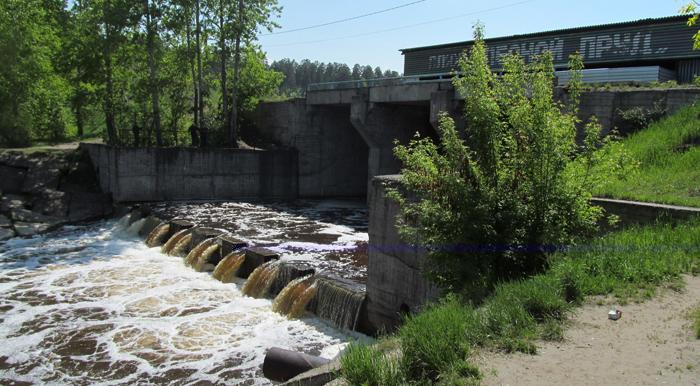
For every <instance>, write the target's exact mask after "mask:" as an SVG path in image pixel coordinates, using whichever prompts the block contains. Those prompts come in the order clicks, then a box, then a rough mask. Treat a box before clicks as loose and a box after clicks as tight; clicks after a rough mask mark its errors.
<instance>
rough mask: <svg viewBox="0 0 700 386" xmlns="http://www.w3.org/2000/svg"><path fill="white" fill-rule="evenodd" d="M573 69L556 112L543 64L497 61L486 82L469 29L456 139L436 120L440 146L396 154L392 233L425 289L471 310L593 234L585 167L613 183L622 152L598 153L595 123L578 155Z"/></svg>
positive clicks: (483, 58) (577, 65)
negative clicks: (461, 295) (448, 293)
mask: <svg viewBox="0 0 700 386" xmlns="http://www.w3.org/2000/svg"><path fill="white" fill-rule="evenodd" d="M581 67H582V65H581V60H580V58H578V57H574V58H573V59H572V63H571V68H572V69H574V73H575V76H574V77H573V79H572V82H571V83H570V85H569V95H570V98H569V99H570V104H569V105H568V106H563V105H561V104H559V103H557V102H555V101H554V100H553V87H552V84H553V81H554V70H553V66H552V58H551V56H550V55H549V54H544V55H542V56H540V57H539V58H538V59H537V60H535V61H534V62H533V63H529V64H526V63H525V62H524V61H523V59H522V58H521V57H519V56H516V55H511V56H507V57H505V58H504V71H503V74H502V75H501V76H497V75H495V74H493V73H492V72H491V70H490V68H489V65H488V60H487V50H486V46H485V44H484V42H483V40H482V39H481V32H480V30H479V29H477V32H476V42H475V44H474V47H473V48H472V50H471V52H470V53H469V54H468V55H467V56H464V57H463V58H462V59H461V61H460V70H461V75H460V76H459V77H457V78H456V79H455V82H454V84H455V87H456V88H457V90H459V92H460V93H461V94H462V96H463V97H464V100H465V108H464V118H465V121H466V129H465V131H464V132H461V131H458V130H457V129H456V128H455V124H454V121H453V119H452V118H451V117H449V116H447V115H442V117H441V118H440V127H439V133H438V134H439V143H437V144H436V143H434V142H433V140H431V139H430V138H416V139H415V140H413V141H412V142H411V143H410V144H409V145H408V146H402V145H397V147H396V148H395V154H396V156H397V157H398V158H399V159H400V160H401V161H402V162H403V165H404V166H403V169H402V177H401V189H397V190H394V191H392V192H391V195H392V197H394V198H395V199H396V200H398V201H399V203H400V205H401V210H402V216H401V217H402V218H401V219H400V221H399V227H400V233H401V235H402V236H403V237H404V238H405V239H406V240H407V241H409V242H411V243H413V244H416V245H422V246H425V247H426V248H428V250H429V252H430V253H429V259H428V266H427V267H426V268H427V271H428V273H429V276H430V278H431V279H433V280H434V281H435V282H436V283H438V284H439V285H441V286H443V287H445V288H447V289H450V290H468V292H469V294H470V295H471V296H474V297H475V298H479V297H482V296H483V295H484V293H485V292H484V291H488V290H489V289H490V288H492V286H493V285H494V284H495V283H497V282H499V281H502V280H508V279H511V278H514V277H520V276H522V275H523V274H528V273H535V272H538V271H540V270H541V269H542V268H543V267H544V265H545V263H546V254H547V252H551V251H553V250H556V249H558V248H559V247H560V246H565V245H571V244H573V243H575V242H576V241H577V240H578V239H580V238H581V237H583V236H586V235H590V234H591V233H592V232H594V231H595V229H596V226H597V222H598V221H599V220H600V219H601V217H602V215H603V213H602V210H601V209H600V208H598V207H595V206H591V205H590V204H589V199H590V198H591V193H590V192H591V189H592V188H593V187H594V186H595V184H596V180H595V179H593V178H591V173H589V171H590V169H591V167H592V165H595V164H601V163H604V164H605V165H607V166H608V168H609V172H611V173H612V172H615V171H619V169H620V168H621V165H624V164H625V163H624V162H618V161H619V158H620V157H621V156H622V155H624V151H623V150H622V149H621V148H619V147H616V148H615V151H603V152H596V151H595V150H596V149H597V148H598V147H600V146H602V145H604V143H603V142H605V141H607V140H601V139H600V137H599V133H600V126H599V125H598V124H597V122H596V121H595V120H592V121H591V122H589V123H588V124H587V125H585V128H584V129H583V132H584V133H583V137H584V139H583V141H582V145H580V146H579V145H577V142H576V133H577V124H578V123H579V122H578V119H577V117H576V116H577V114H576V113H577V104H578V99H579V94H580V87H581V86H580V71H578V70H580V69H581Z"/></svg>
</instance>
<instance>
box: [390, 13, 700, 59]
mask: <svg viewBox="0 0 700 386" xmlns="http://www.w3.org/2000/svg"><path fill="white" fill-rule="evenodd" d="M690 16H691V15H675V16H666V17H659V18H648V19H640V20H634V21H626V22H618V23H609V24H599V25H593V26H585V27H574V28H564V29H558V30H550V31H544V32H534V33H529V34H520V35H510V36H499V37H496V38H489V39H484V41H485V42H486V43H497V42H499V41H501V40H509V39H520V38H533V37H539V36H547V35H557V34H564V33H575V32H586V31H594V30H596V29H602V28H611V27H633V26H644V25H652V24H658V23H659V22H674V21H683V20H687V19H688V18H689V17H690ZM473 42H474V41H473V40H465V41H461V42H454V43H445V44H436V45H432V46H422V47H413V48H403V49H400V50H399V51H401V53H402V54H403V53H406V52H411V51H421V50H425V49H435V48H450V47H459V46H464V45H469V44H471V43H473Z"/></svg>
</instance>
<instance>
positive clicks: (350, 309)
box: [311, 278, 366, 330]
mask: <svg viewBox="0 0 700 386" xmlns="http://www.w3.org/2000/svg"><path fill="white" fill-rule="evenodd" d="M343 284H344V283H342V282H341V281H340V280H335V279H333V280H329V279H328V278H321V279H319V280H318V281H317V282H316V285H317V292H316V297H315V299H314V302H313V303H314V304H313V306H312V307H311V308H313V309H314V313H315V314H316V315H318V317H320V318H322V319H325V320H328V321H330V322H332V323H333V324H334V325H335V326H337V327H339V328H344V329H347V330H354V329H355V328H356V327H357V322H358V320H359V318H360V311H361V309H362V306H363V304H364V301H365V297H366V292H365V291H364V290H360V289H357V288H352V287H351V286H353V285H354V284H345V285H343Z"/></svg>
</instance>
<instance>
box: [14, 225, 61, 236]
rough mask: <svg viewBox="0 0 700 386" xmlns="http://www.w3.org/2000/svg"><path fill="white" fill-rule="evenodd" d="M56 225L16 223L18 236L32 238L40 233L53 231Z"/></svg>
mask: <svg viewBox="0 0 700 386" xmlns="http://www.w3.org/2000/svg"><path fill="white" fill-rule="evenodd" d="M53 226H54V225H52V224H43V223H26V222H16V223H15V231H16V232H17V235H18V236H22V237H30V236H34V235H36V234H39V233H43V232H46V231H48V230H50V229H52V227H53Z"/></svg>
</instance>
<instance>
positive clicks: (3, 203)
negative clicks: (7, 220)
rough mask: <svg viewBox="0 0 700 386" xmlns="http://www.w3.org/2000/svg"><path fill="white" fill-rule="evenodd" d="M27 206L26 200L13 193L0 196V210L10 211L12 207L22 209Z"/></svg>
mask: <svg viewBox="0 0 700 386" xmlns="http://www.w3.org/2000/svg"><path fill="white" fill-rule="evenodd" d="M26 206H27V200H26V199H25V198H24V197H22V196H18V195H15V194H8V195H5V196H3V197H2V198H0V211H2V212H3V213H10V211H12V209H22V208H24V207H26Z"/></svg>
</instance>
